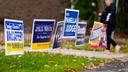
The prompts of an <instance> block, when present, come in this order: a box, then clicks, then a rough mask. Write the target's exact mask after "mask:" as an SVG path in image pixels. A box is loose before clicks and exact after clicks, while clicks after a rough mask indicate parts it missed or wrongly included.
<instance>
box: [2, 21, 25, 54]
mask: <svg viewBox="0 0 128 72" xmlns="http://www.w3.org/2000/svg"><path fill="white" fill-rule="evenodd" d="M23 26H24V25H23V21H22V20H12V19H5V20H4V33H5V54H6V55H15V54H24V49H23V48H24V27H23Z"/></svg>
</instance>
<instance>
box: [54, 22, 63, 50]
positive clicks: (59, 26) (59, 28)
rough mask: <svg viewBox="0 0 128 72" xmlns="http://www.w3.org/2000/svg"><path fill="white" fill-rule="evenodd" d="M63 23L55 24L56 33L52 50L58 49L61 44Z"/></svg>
mask: <svg viewBox="0 0 128 72" xmlns="http://www.w3.org/2000/svg"><path fill="white" fill-rule="evenodd" d="M63 24H64V22H63V21H59V22H57V27H56V33H55V38H54V44H53V49H56V48H59V47H60V46H61V43H62V32H63Z"/></svg>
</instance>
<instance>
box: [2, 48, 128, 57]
mask: <svg viewBox="0 0 128 72" xmlns="http://www.w3.org/2000/svg"><path fill="white" fill-rule="evenodd" d="M0 48H1V49H4V46H2V47H0ZM25 51H26V52H48V53H52V54H62V55H75V56H83V57H96V58H125V59H126V58H128V54H122V53H121V54H115V53H111V54H110V55H107V54H104V53H103V52H96V51H85V50H74V49H66V48H65V49H48V50H42V51H30V47H25Z"/></svg>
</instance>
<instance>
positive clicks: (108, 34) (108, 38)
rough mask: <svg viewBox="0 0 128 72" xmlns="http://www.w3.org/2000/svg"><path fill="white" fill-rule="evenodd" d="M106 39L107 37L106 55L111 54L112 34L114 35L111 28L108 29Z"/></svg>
mask: <svg viewBox="0 0 128 72" xmlns="http://www.w3.org/2000/svg"><path fill="white" fill-rule="evenodd" d="M106 32H107V33H106V35H107V36H106V37H107V48H106V50H105V51H104V53H105V54H110V43H111V39H110V38H111V33H112V30H110V29H109V28H107V30H106Z"/></svg>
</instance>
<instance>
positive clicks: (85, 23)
mask: <svg viewBox="0 0 128 72" xmlns="http://www.w3.org/2000/svg"><path fill="white" fill-rule="evenodd" d="M79 24H84V25H85V33H84V37H85V34H86V28H87V22H86V21H85V22H78V26H79ZM77 36H78V27H77V32H76V39H75V46H76V47H77V46H83V45H84V44H80V45H77Z"/></svg>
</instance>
